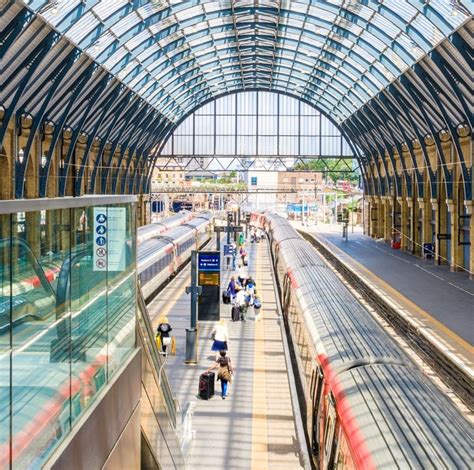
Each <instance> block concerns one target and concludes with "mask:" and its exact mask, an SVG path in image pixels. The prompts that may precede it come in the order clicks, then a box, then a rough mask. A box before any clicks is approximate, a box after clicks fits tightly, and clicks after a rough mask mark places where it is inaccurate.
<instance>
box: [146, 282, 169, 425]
mask: <svg viewBox="0 0 474 470" xmlns="http://www.w3.org/2000/svg"><path fill="white" fill-rule="evenodd" d="M137 300H138V314H137V319H138V322H137V326H138V328H139V330H140V331H139V332H140V333H141V335H142V338H143V340H144V341H143V344H144V346H146V348H147V350H148V353H149V355H150V357H151V360H152V361H153V366H154V368H155V371H156V376H157V380H156V383H157V386H159V388H160V390H161V392H162V394H163V398H164V400H165V403H166V406H167V408H168V412H169V415H170V419H171V422H172V424H173V427H174V428H175V429H176V415H177V409H176V408H177V404H176V400H175V398H174V397H173V393H172V391H171V386H170V384H169V382H168V377H167V376H166V374H163V373H162V374H161V378H160V380H158V374H159V371H160V370H161V369H162V368H163V366H164V360H163V357H162V356H161V354H160V353H159V352H158V347H157V346H156V341H155V333H154V331H153V327H152V325H151V321H150V316H149V315H148V310H147V307H146V304H145V299H144V298H143V294H142V292H141V289H140V288H139V287H138V288H137Z"/></svg>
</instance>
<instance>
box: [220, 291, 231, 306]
mask: <svg viewBox="0 0 474 470" xmlns="http://www.w3.org/2000/svg"><path fill="white" fill-rule="evenodd" d="M222 303H224V304H230V294H229V293H228V292H222Z"/></svg>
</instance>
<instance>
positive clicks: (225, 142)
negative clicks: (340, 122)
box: [161, 91, 353, 158]
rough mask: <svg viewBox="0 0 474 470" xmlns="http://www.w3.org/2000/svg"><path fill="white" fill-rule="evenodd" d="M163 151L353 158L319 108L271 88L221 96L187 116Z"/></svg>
mask: <svg viewBox="0 0 474 470" xmlns="http://www.w3.org/2000/svg"><path fill="white" fill-rule="evenodd" d="M161 154H162V155H245V156H247V155H249V156H255V155H262V156H297V155H304V156H314V157H323V158H324V157H352V156H353V152H352V150H351V148H350V146H349V145H348V143H347V141H346V140H345V139H344V137H343V136H342V135H341V133H340V131H339V129H338V128H337V127H336V126H335V125H334V124H332V123H331V121H330V120H329V119H328V118H327V117H326V116H324V115H323V114H321V113H320V112H319V111H318V110H316V109H315V108H313V107H311V106H309V105H308V104H306V103H304V102H301V101H298V100H297V99H295V98H293V97H290V96H286V95H282V94H277V93H270V92H264V91H259V92H241V93H237V94H232V95H228V96H223V97H221V98H218V99H217V100H216V101H215V102H212V103H209V104H207V105H206V106H204V107H202V108H200V109H198V110H197V111H196V112H195V113H194V114H191V115H190V116H189V117H187V118H186V119H185V120H184V121H183V122H182V123H181V125H179V126H178V127H177V128H176V130H175V131H174V133H173V135H172V136H171V137H170V138H169V139H168V141H167V142H166V144H165V146H164V147H163V149H162V151H161Z"/></svg>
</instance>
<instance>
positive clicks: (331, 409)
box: [323, 395, 336, 469]
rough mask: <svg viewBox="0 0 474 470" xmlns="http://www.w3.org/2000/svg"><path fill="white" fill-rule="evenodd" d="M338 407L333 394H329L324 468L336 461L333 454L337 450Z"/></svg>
mask: <svg viewBox="0 0 474 470" xmlns="http://www.w3.org/2000/svg"><path fill="white" fill-rule="evenodd" d="M335 430H336V409H335V405H334V400H333V398H332V396H331V395H330V396H329V403H328V414H327V418H326V426H325V427H324V465H323V468H324V469H328V468H331V467H332V466H333V463H334V459H333V455H334V452H335V450H336V445H335V444H336V441H335V438H336V433H335Z"/></svg>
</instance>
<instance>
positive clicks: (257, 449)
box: [251, 244, 269, 470]
mask: <svg viewBox="0 0 474 470" xmlns="http://www.w3.org/2000/svg"><path fill="white" fill-rule="evenodd" d="M260 251H261V250H260V244H259V245H258V246H257V249H256V250H255V251H254V252H255V254H256V257H255V258H256V259H255V260H254V262H255V263H256V283H257V289H256V290H257V293H258V292H259V289H261V288H262V282H263V281H262V276H261V263H260ZM259 295H260V294H259ZM262 304H263V306H262V310H261V312H262V315H261V320H260V321H258V322H254V327H255V333H254V339H255V341H254V344H255V348H254V369H255V372H254V375H253V405H252V453H251V470H268V469H269V462H268V429H267V414H268V410H267V393H266V375H265V335H264V326H263V325H264V321H263V315H264V312H263V311H264V309H265V301H264V299H262ZM257 366H258V370H257ZM262 415H263V416H262Z"/></svg>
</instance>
